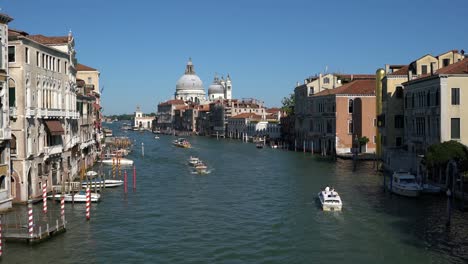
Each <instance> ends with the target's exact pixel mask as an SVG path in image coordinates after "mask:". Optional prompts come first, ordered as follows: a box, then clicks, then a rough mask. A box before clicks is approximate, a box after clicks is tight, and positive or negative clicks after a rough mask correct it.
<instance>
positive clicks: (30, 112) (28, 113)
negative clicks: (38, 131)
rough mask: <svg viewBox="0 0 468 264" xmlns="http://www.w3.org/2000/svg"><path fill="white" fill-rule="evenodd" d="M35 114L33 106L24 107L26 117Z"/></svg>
mask: <svg viewBox="0 0 468 264" xmlns="http://www.w3.org/2000/svg"><path fill="white" fill-rule="evenodd" d="M10 110H11V108H10ZM35 115H36V109H34V108H27V109H26V112H25V116H26V117H33V116H35Z"/></svg>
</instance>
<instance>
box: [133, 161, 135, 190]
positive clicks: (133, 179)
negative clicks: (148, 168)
mask: <svg viewBox="0 0 468 264" xmlns="http://www.w3.org/2000/svg"><path fill="white" fill-rule="evenodd" d="M133 191H136V167H135V166H133Z"/></svg>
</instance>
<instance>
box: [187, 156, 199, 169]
mask: <svg viewBox="0 0 468 264" xmlns="http://www.w3.org/2000/svg"><path fill="white" fill-rule="evenodd" d="M199 162H201V160H200V159H199V158H197V157H192V156H190V158H189V160H188V163H189V164H190V165H191V166H194V167H195V165H197V164H198V163H199Z"/></svg>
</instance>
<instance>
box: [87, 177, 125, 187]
mask: <svg viewBox="0 0 468 264" xmlns="http://www.w3.org/2000/svg"><path fill="white" fill-rule="evenodd" d="M123 184H124V182H123V181H122V180H108V179H106V180H98V179H94V180H91V181H85V182H82V183H81V186H82V187H83V188H86V187H88V186H89V187H90V188H100V187H104V186H105V187H106V188H113V187H118V186H122V185H123Z"/></svg>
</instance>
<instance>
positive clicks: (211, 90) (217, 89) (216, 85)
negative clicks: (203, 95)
mask: <svg viewBox="0 0 468 264" xmlns="http://www.w3.org/2000/svg"><path fill="white" fill-rule="evenodd" d="M208 94H224V87H223V86H222V85H221V84H220V82H219V79H218V77H217V76H215V78H214V80H213V83H212V84H211V85H210V87H208Z"/></svg>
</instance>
